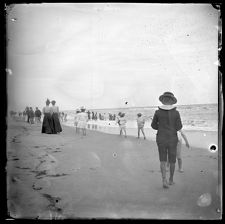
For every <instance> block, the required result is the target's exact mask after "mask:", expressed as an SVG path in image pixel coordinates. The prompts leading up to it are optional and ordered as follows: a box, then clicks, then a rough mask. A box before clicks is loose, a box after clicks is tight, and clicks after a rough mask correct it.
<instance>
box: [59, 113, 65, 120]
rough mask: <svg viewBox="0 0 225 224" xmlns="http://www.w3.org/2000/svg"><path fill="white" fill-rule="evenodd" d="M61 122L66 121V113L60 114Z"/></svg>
mask: <svg viewBox="0 0 225 224" xmlns="http://www.w3.org/2000/svg"><path fill="white" fill-rule="evenodd" d="M60 120H61V122H63V120H64V113H63V112H62V113H60Z"/></svg>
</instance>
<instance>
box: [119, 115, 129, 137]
mask: <svg viewBox="0 0 225 224" xmlns="http://www.w3.org/2000/svg"><path fill="white" fill-rule="evenodd" d="M126 123H127V121H126V119H125V113H121V114H120V115H119V117H118V124H119V127H120V135H122V134H123V132H124V135H125V138H126V137H127V133H126Z"/></svg>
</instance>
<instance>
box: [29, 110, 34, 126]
mask: <svg viewBox="0 0 225 224" xmlns="http://www.w3.org/2000/svg"><path fill="white" fill-rule="evenodd" d="M29 121H30V124H34V111H33V108H32V107H30V109H29Z"/></svg>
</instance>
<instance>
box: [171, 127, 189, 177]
mask: <svg viewBox="0 0 225 224" xmlns="http://www.w3.org/2000/svg"><path fill="white" fill-rule="evenodd" d="M177 137H178V143H177V162H178V171H179V172H180V173H183V172H184V170H183V166H182V158H181V148H182V138H183V139H184V141H185V145H186V147H187V148H190V145H189V142H188V139H187V137H186V135H185V134H184V132H183V130H180V131H178V132H177ZM167 167H169V162H168V161H167Z"/></svg>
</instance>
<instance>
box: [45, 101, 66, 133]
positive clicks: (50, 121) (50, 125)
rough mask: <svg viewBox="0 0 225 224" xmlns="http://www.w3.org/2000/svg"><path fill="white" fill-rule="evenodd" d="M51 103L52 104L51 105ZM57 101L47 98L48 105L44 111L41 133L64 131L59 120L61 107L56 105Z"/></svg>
mask: <svg viewBox="0 0 225 224" xmlns="http://www.w3.org/2000/svg"><path fill="white" fill-rule="evenodd" d="M50 103H51V104H52V106H50ZM55 104H56V101H55V100H52V101H51V102H50V100H49V99H47V100H46V106H45V107H44V108H43V110H42V112H43V114H44V118H43V122H42V129H41V133H45V134H59V133H60V132H62V127H61V124H60V121H59V107H58V106H56V105H55Z"/></svg>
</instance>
